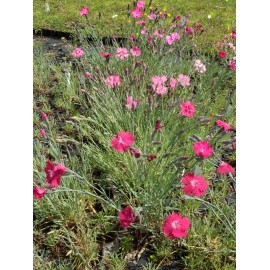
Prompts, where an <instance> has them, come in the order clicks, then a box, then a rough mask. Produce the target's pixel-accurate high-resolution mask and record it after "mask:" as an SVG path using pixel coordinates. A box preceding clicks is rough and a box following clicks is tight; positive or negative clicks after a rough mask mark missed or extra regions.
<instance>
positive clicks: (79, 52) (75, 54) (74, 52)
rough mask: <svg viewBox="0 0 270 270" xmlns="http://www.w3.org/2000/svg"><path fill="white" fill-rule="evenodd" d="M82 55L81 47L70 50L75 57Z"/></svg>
mask: <svg viewBox="0 0 270 270" xmlns="http://www.w3.org/2000/svg"><path fill="white" fill-rule="evenodd" d="M83 55H84V51H83V50H82V49H81V48H77V49H75V50H74V51H73V52H72V56H73V57H75V58H81V57H82V56H83Z"/></svg>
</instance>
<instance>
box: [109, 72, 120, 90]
mask: <svg viewBox="0 0 270 270" xmlns="http://www.w3.org/2000/svg"><path fill="white" fill-rule="evenodd" d="M106 83H107V85H108V86H109V87H116V86H119V85H120V77H119V75H111V76H109V77H108V78H107V79H106Z"/></svg>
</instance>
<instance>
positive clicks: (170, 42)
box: [165, 36, 174, 45]
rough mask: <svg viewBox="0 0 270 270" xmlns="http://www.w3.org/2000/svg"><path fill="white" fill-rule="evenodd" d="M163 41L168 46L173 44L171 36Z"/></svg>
mask: <svg viewBox="0 0 270 270" xmlns="http://www.w3.org/2000/svg"><path fill="white" fill-rule="evenodd" d="M165 41H166V43H167V44H168V45H172V44H173V43H174V40H173V39H172V37H171V36H166V38H165Z"/></svg>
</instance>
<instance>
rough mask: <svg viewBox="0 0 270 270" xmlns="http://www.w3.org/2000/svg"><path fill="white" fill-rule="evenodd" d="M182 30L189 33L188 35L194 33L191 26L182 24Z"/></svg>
mask: <svg viewBox="0 0 270 270" xmlns="http://www.w3.org/2000/svg"><path fill="white" fill-rule="evenodd" d="M187 22H188V21H187ZM184 31H185V33H186V34H190V35H193V34H194V29H193V28H192V27H191V26H190V27H186V26H184Z"/></svg>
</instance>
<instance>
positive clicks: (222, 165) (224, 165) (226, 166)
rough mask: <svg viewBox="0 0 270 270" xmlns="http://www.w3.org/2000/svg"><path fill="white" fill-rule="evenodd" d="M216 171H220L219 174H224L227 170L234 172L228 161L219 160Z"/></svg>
mask: <svg viewBox="0 0 270 270" xmlns="http://www.w3.org/2000/svg"><path fill="white" fill-rule="evenodd" d="M217 172H218V173H220V174H226V173H228V172H232V173H233V172H235V169H234V168H233V167H232V166H231V165H229V164H228V163H226V162H221V163H220V164H219V167H218V169H217Z"/></svg>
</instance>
